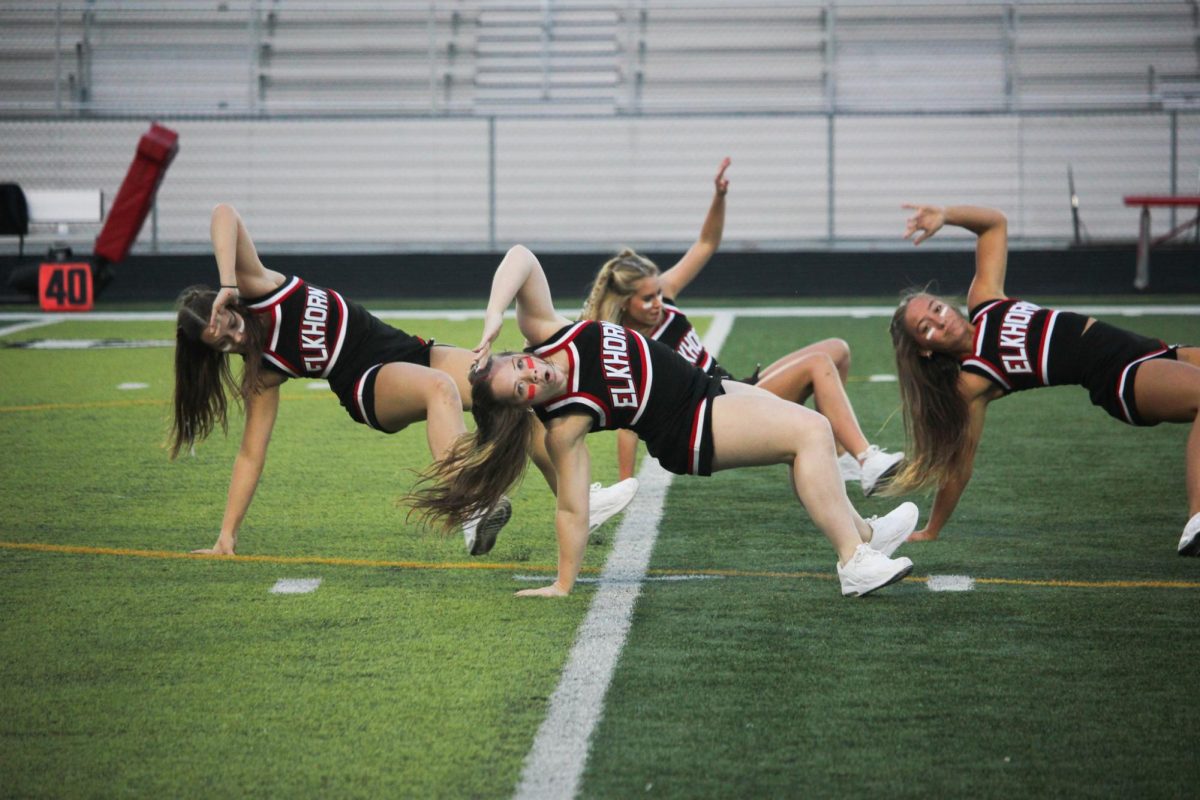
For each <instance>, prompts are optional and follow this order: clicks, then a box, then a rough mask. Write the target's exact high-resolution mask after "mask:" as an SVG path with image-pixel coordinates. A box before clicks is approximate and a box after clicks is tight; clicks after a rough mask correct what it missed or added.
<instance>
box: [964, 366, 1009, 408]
mask: <svg viewBox="0 0 1200 800" xmlns="http://www.w3.org/2000/svg"><path fill="white" fill-rule="evenodd" d="M958 394H959V396H960V397H962V399H963V400H964V401H965V402H966V403H967V405H972V404H975V403H983V404H987V403H989V402H991V401H992V400H994V399H995V398H996V397H998V396H1000V395H1001V394H1002V392H1001V391H1000V390H999V389H998V388H997V386H996V384H995V383H993V382H992V381H990V380H988V379H987V378H985V377H983V376H982V375H976V374H975V373H973V372H967V371H965V370H964V371H962V372H960V373H959V375H958Z"/></svg>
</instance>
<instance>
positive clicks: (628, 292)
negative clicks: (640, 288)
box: [583, 247, 659, 325]
mask: <svg viewBox="0 0 1200 800" xmlns="http://www.w3.org/2000/svg"><path fill="white" fill-rule="evenodd" d="M658 274H659V271H658V266H657V265H656V264H655V263H654V262H653V261H651V260H650V259H648V258H646V257H645V256H643V255H639V254H638V253H637V252H635V251H634V250H631V249H629V248H628V247H627V248H625V249H624V250H622V251H621V252H620V253H617V255H616V256H615V257H613V258H610V259H609V260H608V261H606V262H604V266H602V267H601V268H600V271H599V272H597V273H596V279H595V280H594V281H592V290H591V292H589V293H588V298H587V301H585V302H584V304H583V319H594V320H597V321H601V322H615V323H617V324H618V325H621V324H624V322H625V320H624V316H625V314H624V311H623V310H622V306H624V305H625V301H626V300H628V299H629V298H631V297H633V296H634V294H636V293H637V285H638V283H639V282H641V281H642V279H644V278H652V277H654V276H656V275H658Z"/></svg>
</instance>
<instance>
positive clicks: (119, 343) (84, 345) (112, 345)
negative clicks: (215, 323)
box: [3, 339, 175, 350]
mask: <svg viewBox="0 0 1200 800" xmlns="http://www.w3.org/2000/svg"><path fill="white" fill-rule="evenodd" d="M3 346H4V347H6V348H9V349H11V350H138V349H143V348H165V347H174V346H175V340H174V339H29V340H27V341H19V342H4V345H3Z"/></svg>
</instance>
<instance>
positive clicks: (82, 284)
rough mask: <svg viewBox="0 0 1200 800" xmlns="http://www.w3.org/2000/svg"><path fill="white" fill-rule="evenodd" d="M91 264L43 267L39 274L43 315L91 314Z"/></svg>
mask: <svg viewBox="0 0 1200 800" xmlns="http://www.w3.org/2000/svg"><path fill="white" fill-rule="evenodd" d="M92 301H93V295H92V267H91V265H90V264H60V263H50V264H42V265H41V267H40V269H39V270H38V302H39V303H40V304H41V306H42V310H43V311H91V310H92Z"/></svg>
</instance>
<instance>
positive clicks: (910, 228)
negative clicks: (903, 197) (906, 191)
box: [901, 203, 946, 245]
mask: <svg viewBox="0 0 1200 800" xmlns="http://www.w3.org/2000/svg"><path fill="white" fill-rule="evenodd" d="M901 208H907V209H910V210H912V211H915V212H917V213H915V214H913V215H912V216H911V217H909V218H908V222H907V224H905V226H904V238H905V239H912V243H913V244H914V245H918V244H920V243H921V242H923V241H925V240H926V239H928V238H929V237H930V236H933V235H934V234H935V233H937V232H938V231H939V230H941V229H942V226H943V225H945V224H946V209H944V208H942V207H941V206H919V205H912V204H909V203H905V204H904V205H903V206H901ZM914 234H916V238H913V235H914Z"/></svg>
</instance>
